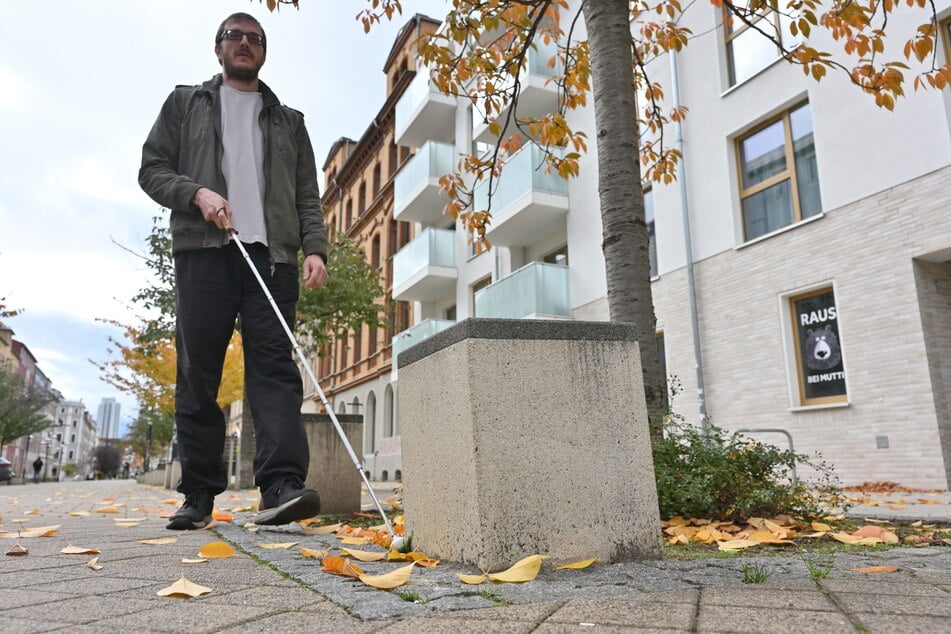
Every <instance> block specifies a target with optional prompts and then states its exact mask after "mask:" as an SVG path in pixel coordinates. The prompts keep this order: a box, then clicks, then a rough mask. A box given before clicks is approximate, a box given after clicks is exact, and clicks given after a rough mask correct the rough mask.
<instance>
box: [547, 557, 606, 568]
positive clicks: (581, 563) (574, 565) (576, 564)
mask: <svg viewBox="0 0 951 634" xmlns="http://www.w3.org/2000/svg"><path fill="white" fill-rule="evenodd" d="M596 561H597V558H594V559H585V560H584V561H576V562H574V563H572V564H565V565H563V566H558V567H556V568H555V570H581V569H582V568H587V567H588V566H590V565H591V564H593V563H594V562H596Z"/></svg>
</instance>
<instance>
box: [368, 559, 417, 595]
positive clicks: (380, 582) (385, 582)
mask: <svg viewBox="0 0 951 634" xmlns="http://www.w3.org/2000/svg"><path fill="white" fill-rule="evenodd" d="M415 566H416V562H413V563H411V564H409V565H408V566H401V567H399V568H397V569H396V570H394V571H392V572H388V573H386V574H385V575H360V576H359V579H360V581H362V582H363V583H365V584H366V585H368V586H370V587H371V588H378V589H380V590H391V589H393V588H396V587H399V586H401V585H403V584H404V583H406V582H407V581H409V577H410V574H412V572H413V568H414V567H415Z"/></svg>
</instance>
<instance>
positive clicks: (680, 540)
mask: <svg viewBox="0 0 951 634" xmlns="http://www.w3.org/2000/svg"><path fill="white" fill-rule="evenodd" d="M667 543H668V544H670V545H672V546H673V545H675V544H689V543H690V539H689V538H688V537H687V536H686V535H674V536H673V537H671V538H670V539H669V540H667Z"/></svg>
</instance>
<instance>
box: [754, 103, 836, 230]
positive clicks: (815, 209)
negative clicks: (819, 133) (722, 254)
mask: <svg viewBox="0 0 951 634" xmlns="http://www.w3.org/2000/svg"><path fill="white" fill-rule="evenodd" d="M737 160H738V163H739V170H740V204H741V207H742V210H743V237H744V240H753V239H754V238H758V237H760V236H762V235H766V234H767V233H771V232H773V231H776V230H777V229H781V228H783V227H785V226H787V225H790V224H793V223H795V222H799V221H800V220H803V219H805V218H809V217H811V216H815V215H817V214H819V213H820V212H821V211H822V203H821V201H820V199H819V174H818V168H817V164H816V146H815V142H814V141H813V136H812V116H811V113H810V111H809V104H808V103H806V104H803V105H801V106H798V107H796V108H794V109H792V110H788V111H786V112H784V113H783V114H782V115H780V116H779V117H778V118H776V119H772V120H770V121H768V122H767V123H766V124H764V125H761V126H759V127H757V128H756V129H755V130H754V131H753V132H752V133H750V134H748V135H746V136H744V137H741V138H740V139H739V140H738V141H737Z"/></svg>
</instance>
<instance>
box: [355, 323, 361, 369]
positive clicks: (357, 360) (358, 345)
mask: <svg viewBox="0 0 951 634" xmlns="http://www.w3.org/2000/svg"><path fill="white" fill-rule="evenodd" d="M362 358H363V326H357V327H356V329H355V330H354V331H353V363H354V364H357V363H360V359H362Z"/></svg>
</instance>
